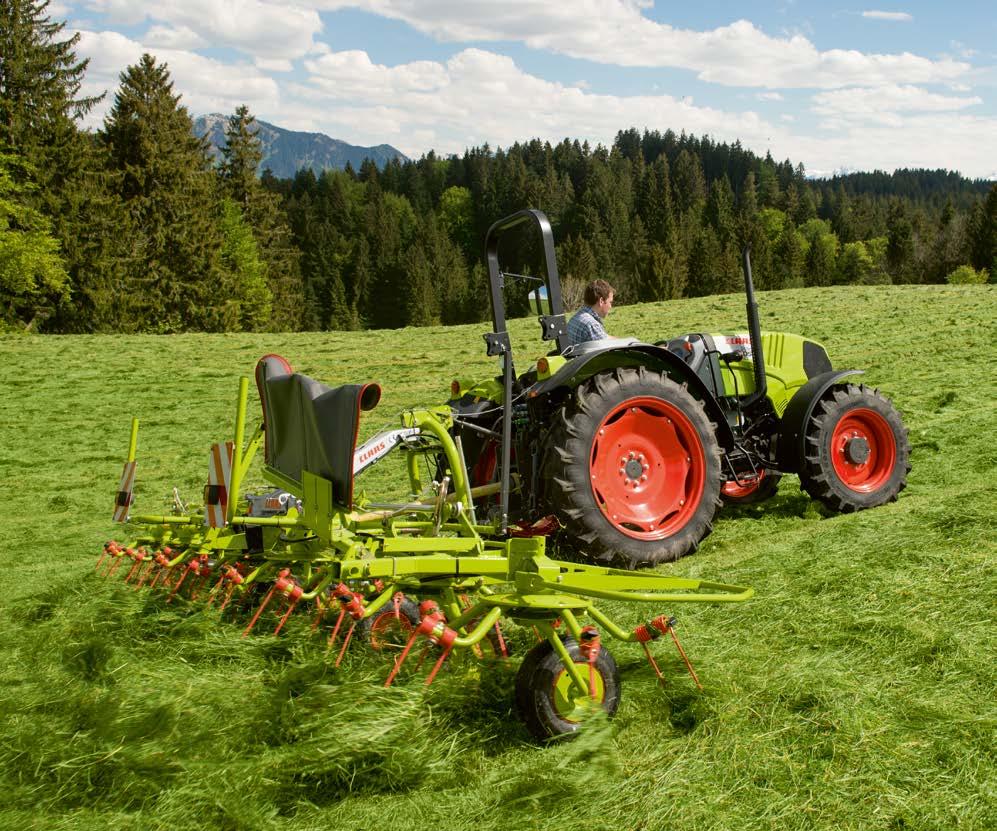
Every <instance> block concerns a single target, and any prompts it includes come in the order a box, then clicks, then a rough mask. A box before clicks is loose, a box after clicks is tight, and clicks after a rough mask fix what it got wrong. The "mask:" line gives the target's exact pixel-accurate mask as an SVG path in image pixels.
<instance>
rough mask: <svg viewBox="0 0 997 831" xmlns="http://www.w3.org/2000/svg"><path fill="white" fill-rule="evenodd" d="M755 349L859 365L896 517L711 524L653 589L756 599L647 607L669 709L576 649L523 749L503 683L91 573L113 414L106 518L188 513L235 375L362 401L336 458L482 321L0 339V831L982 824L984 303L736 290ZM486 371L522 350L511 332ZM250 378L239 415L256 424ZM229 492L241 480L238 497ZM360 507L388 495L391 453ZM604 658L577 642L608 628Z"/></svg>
mask: <svg viewBox="0 0 997 831" xmlns="http://www.w3.org/2000/svg"><path fill="white" fill-rule="evenodd" d="M759 305H760V307H761V315H762V327H763V329H772V330H784V331H793V332H799V333H801V334H806V335H808V336H811V337H813V338H815V339H817V340H819V341H821V342H822V343H824V344H825V346H826V347H827V350H828V352H829V354H830V355H831V358H832V361H833V362H834V364H835V366H836V367H840V368H849V367H852V368H857V369H864V370H865V371H866V374H865V376H864V378H863V382H864V383H866V384H869V385H871V386H876V387H879V388H880V389H881V390H883V392H884V393H886V394H887V395H888V396H890V397H891V398H892V399H893V401H894V403H895V404H896V406H897V407H898V409H899V410H900V411H901V413H902V414H903V417H904V420H905V423H906V424H907V426H908V427H909V429H910V440H911V445H912V448H913V452H912V459H911V461H912V464H913V470H912V472H911V474H910V477H909V484H908V487H907V489H906V490H905V491H904V492H902V493H901V495H900V498H899V500H898V501H897V502H896V503H893V504H890V505H887V506H884V507H881V508H878V509H875V510H872V511H866V512H862V513H858V514H852V515H841V516H831V515H828V514H826V513H825V512H824V511H823V510H822V509H820V508H819V507H818V506H817V505H816V504H814V503H812V502H811V501H810V500H809V498H808V497H807V496H806V495H805V494H802V493H801V491H800V489H799V485H798V482H797V480H796V479H795V477H792V476H787V477H786V478H784V479H783V481H782V485H781V487H780V490H779V493H778V495H777V496H776V497H775V498H774V499H772V500H771V501H770V502H768V503H765V504H764V505H761V506H755V507H750V508H743V509H739V510H728V511H725V512H724V513H723V515H722V516H721V517H720V518H719V519H718V521H717V523H716V526H715V530H714V532H713V534H712V535H711V536H710V537H709V538H708V539H707V540H706V542H705V543H704V544H703V546H702V547H701V549H700V550H699V551H698V552H697V553H696V554H695V555H693V556H691V557H687V558H685V559H684V560H682V561H680V562H679V563H676V564H673V565H669V566H663V567H661V570H662V571H663V572H668V573H673V574H676V575H680V576H694V577H705V578H709V579H716V580H720V581H723V582H729V583H744V584H749V585H752V586H754V588H755V590H756V596H755V598H754V599H752V600H751V601H749V602H747V603H743V604H731V605H727V606H713V607H711V606H705V605H692V604H690V605H688V606H685V607H681V606H680V604H676V605H675V606H674V607H672V608H670V609H660V610H657V609H655V610H652V609H650V608H649V607H646V606H640V605H637V604H634V605H629V606H615V607H611V608H610V611H612V612H613V613H614V615H618V616H619V617H620V618H621V619H622V620H623V621H624V622H626V623H627V624H628V625H630V626H633V625H636V624H638V623H640V622H642V621H644V620H646V619H647V618H648V617H651V616H652V615H653V614H657V613H659V612H664V611H670V612H673V613H674V614H675V615H676V616H677V617H678V631H679V634H680V636H681V637H682V641H683V645H684V647H685V648H686V650H687V652H688V653H689V655H690V657H691V658H692V660H693V663H694V664H695V666H696V669H697V671H698V673H699V676H700V679H701V680H702V682H703V684H704V687H705V690H704V691H702V692H700V691H698V690H697V689H696V688H695V686H694V685H693V684H692V682H691V680H690V679H689V677H688V676H687V675H686V674H685V672H684V669H683V667H682V664H681V662H680V660H679V658H678V655H677V654H676V652H675V651H674V650H673V649H670V648H666V646H665V645H662V644H663V642H662V641H659V642H658V649H657V652H656V654H657V656H658V657H659V662H660V663H661V665H662V667H663V670H664V672H665V675H666V681H665V683H663V684H660V683H658V682H657V681H656V680H655V677H654V674H653V672H652V671H651V669H650V668H649V667H648V665H647V662H646V660H645V659H644V657H643V652H642V650H641V649H640V647H639V646H637V645H626V644H620V643H618V642H613V641H608V644H607V645H608V646H609V648H610V649H611V650H612V652H613V654H614V656H615V657H616V659H617V662H618V663H619V665H620V669H621V673H622V677H623V698H622V702H621V705H620V709H619V712H618V714H617V716H616V717H615V719H613V720H611V721H608V720H606V719H604V718H595V719H593V720H592V721H591V722H590V723H589V724H587V725H586V726H585V727H584V729H583V730H582V732H581V734H580V735H579V736H578V737H577V740H575V741H572V742H567V743H555V744H552V745H548V746H540V745H537V744H535V743H532V742H531V741H530V740H529V737H528V735H527V733H526V730H525V729H524V728H523V727H522V726H521V725H520V724H519V722H518V721H517V720H516V717H515V714H514V712H513V707H512V688H513V679H514V677H515V670H516V666H517V664H518V659H519V657H520V656H521V655H522V654H523V653H524V652H525V651H526V650H527V649H528V648H529V646H530V644H531V641H532V638H533V635H532V632H529V631H524V630H520V629H517V628H515V627H513V626H511V625H510V626H509V627H507V629H508V631H507V636H508V638H509V639H510V641H511V642H512V645H513V647H514V649H515V653H516V654H515V655H514V657H513V658H512V660H511V661H509V662H507V663H504V664H503V663H478V662H475V661H466V662H458V663H457V665H455V666H454V667H453V668H452V669H451V670H449V671H448V672H445V673H442V674H441V676H440V677H439V679H438V680H437V682H436V683H435V684H434V685H433V686H431V687H429V688H425V687H423V686H422V685H421V684H418V683H416V684H412V685H401V686H396V687H392V688H390V689H384V688H383V687H382V686H381V684H382V682H383V679H384V677H385V675H386V672H387V670H386V667H385V665H384V664H383V663H382V661H381V660H380V659H379V658H378V657H377V656H374V655H370V654H367V653H365V652H364V651H363V650H362V649H355V650H351V651H350V652H349V653H348V655H347V659H346V661H345V662H344V664H343V666H341V667H340V668H339V669H336V668H334V667H333V666H332V662H331V661H330V660H329V659H328V658H327V656H326V653H325V650H324V646H323V644H322V643H321V642H320V641H316V640H315V639H313V638H312V637H311V633H310V631H309V623H310V621H309V620H308V619H307V617H306V616H300V617H299V618H297V619H295V620H293V621H292V625H291V626H289V629H288V630H287V631H286V632H285V633H282V634H281V636H280V637H279V638H274V637H271V636H269V635H267V634H260V635H257V636H254V637H251V638H247V639H242V638H240V637H239V635H240V631H239V628H238V627H237V626H236V625H234V624H233V623H231V622H226V621H220V620H219V616H218V613H217V612H216V611H214V610H211V609H208V610H205V609H203V608H200V607H198V608H193V607H191V606H189V605H187V604H184V603H178V604H171V605H167V604H166V603H165V602H164V600H163V598H162V597H161V596H155V595H150V594H149V593H147V592H145V591H139V592H136V591H134V590H133V589H132V588H131V587H129V586H127V585H126V584H124V582H123V581H122V580H121V579H120V578H121V574H122V573H123V572H119V574H118V576H116V577H115V578H113V579H103V578H100V577H98V576H96V575H95V573H94V565H95V563H96V560H97V557H98V555H99V551H100V547H101V545H102V543H103V542H104V541H105V540H107V539H109V538H111V537H115V536H117V537H118V538H121V536H122V530H121V528H120V527H114V525H113V523H112V522H111V513H112V503H113V497H114V492H115V491H116V490H117V483H118V477H119V475H120V471H121V465H122V462H123V461H124V459H125V455H126V452H127V445H128V433H129V423H130V419H131V417H132V416H137V417H139V418H140V420H141V428H140V431H139V441H138V460H139V462H138V484H137V487H136V508H137V510H140V511H153V512H155V511H158V510H160V509H161V508H163V507H166V505H167V500H168V499H169V498H170V495H171V492H172V489H173V488H174V487H176V488H177V489H178V491H179V493H180V494H181V496H183V497H184V498H186V499H191V500H192V501H197V499H198V497H199V493H200V490H201V488H202V487H203V482H204V479H205V473H206V462H207V450H208V446H209V444H210V443H211V442H214V441H219V440H223V439H226V438H229V437H230V436H231V433H232V427H233V422H234V417H235V396H236V392H237V389H238V377H239V376H240V375H247V376H250V377H251V376H252V371H253V367H254V365H255V362H256V360H257V359H258V358H259V357H260V356H261V355H263V354H265V353H268V352H275V353H279V354H281V355H283V356H285V357H286V358H287V359H288V360H289V361H290V362H291V364H292V366H293V367H294V368H295V369H296V370H298V371H301V372H304V373H306V374H309V375H311V376H313V377H315V378H318V379H320V380H322V381H325V382H326V383H329V384H333V385H335V384H340V383H345V382H362V381H376V382H379V383H380V384H381V385H382V387H383V389H384V395H383V398H382V401H381V404H380V406H379V407H378V408H377V409H376V410H375V411H373V412H372V413H368V414H366V415H365V421H364V422H363V423H362V425H361V438H363V437H364V436H366V435H370V434H372V433H373V432H375V431H376V430H378V429H381V428H383V427H385V426H393V425H395V424H397V423H398V414H399V413H400V412H401V411H402V410H403V409H405V408H407V407H411V406H417V405H426V404H437V403H442V402H443V401H445V400H446V398H447V397H448V392H449V386H450V381H451V379H452V378H453V377H455V376H457V375H460V376H461V377H474V376H482V377H483V376H486V375H488V374H495V373H496V372H497V367H496V364H495V363H494V361H493V360H492V359H488V358H487V357H486V356H485V350H484V342H483V340H482V338H481V333H483V332H484V331H486V329H487V326H486V325H485V324H478V325H471V326H462V327H455V328H427V329H405V330H398V331H367V332H355V333H341V332H333V333H311V334H289V335H283V334H282V335H258V334H253V335H250V334H238V335H178V336H168V337H155V336H130V337H111V336H99V337H98V336H93V337H82V336H81V337H75V336H74V337H69V336H65V337H62V336H59V337H57V336H51V337H17V336H3V337H0V349H2V355H3V360H2V361H0V389H2V396H0V501H2V505H3V508H4V510H3V514H2V515H0V622H2V625H0V828H3V829H12V831H19V830H20V829H39V830H40V831H41V830H44V831H55V830H56V829H102V830H103V829H114V830H115V831H119V830H120V831H125V830H126V829H128V830H129V831H130V830H131V829H135V830H136V831H138V829H164V831H166V830H167V829H168V830H169V831H186V829H191V831H204V830H205V829H226V830H227V829H232V830H233V831H234V830H235V829H266V831H269V830H270V829H273V830H274V831H283V829H288V831H290V829H294V830H295V831H299V829H300V831H312V829H314V831H319V829H322V831H334V830H335V831H338V829H350V831H361V829H363V830H364V831H375V829H376V830H377V831H387V830H388V829H422V828H434V829H442V830H443V831H451V829H474V831H490V829H495V831H499V830H500V829H501V831H511V830H512V829H515V830H516V831H520V829H522V831H526V830H527V829H579V831H580V830H581V829H585V831H593V830H594V829H613V830H614V831H622V829H647V831H657V829H668V831H723V830H725V829H738V830H739V831H740V830H741V829H836V830H837V829H856V831H858V830H859V829H862V830H863V831H865V829H882V831H915V830H918V831H920V830H921V829H924V831H927V830H928V829H978V830H979V831H984V829H993V828H995V827H997V775H995V774H997V760H995V750H997V626H995V624H997V573H995V568H994V566H995V555H997V403H995V401H997V370H995V368H994V367H995V357H997V287H992V286H918V287H911V286H905V287H847V288H844V287H843V288H825V289H808V290H792V291H783V292H771V293H761V294H760V295H759ZM511 328H512V333H513V341H514V345H515V346H516V350H517V352H516V354H517V355H518V356H519V364H518V367H517V368H518V369H520V370H522V369H526V368H527V365H528V364H529V363H530V362H531V361H532V360H534V359H535V358H536V357H538V356H539V355H540V354H542V353H543V351H544V350H543V348H542V345H541V344H540V342H539V338H538V337H537V335H538V330H537V325H536V323H535V322H534V321H530V320H520V321H514V322H513V324H512V327H511ZM608 328H609V329H610V330H611V332H612V333H613V334H621V335H622V334H632V335H635V336H637V337H641V338H644V339H647V340H657V339H660V338H663V337H667V336H672V335H676V334H680V333H683V332H688V331H710V330H717V329H737V330H744V329H745V322H744V298H743V297H742V296H738V295H730V296H719V297H707V298H699V299H693V300H682V301H675V302H670V303H659V304H649V305H642V306H626V307H619V308H618V309H617V310H616V311H615V312H614V313H613V315H612V316H611V317H610V318H609V321H608ZM258 412H259V411H258V407H257V404H256V397H255V390H254V389H253V388H252V387H251V413H252V414H253V419H254V420H255V419H256V418H258V415H257V414H258ZM250 478H251V479H255V480H256V481H257V483H258V482H259V480H258V474H253V475H251V477H250ZM359 486H360V487H362V488H363V489H366V490H367V491H368V493H370V494H380V493H382V492H383V491H385V490H390V489H391V487H392V486H393V481H392V469H391V467H390V457H389V459H388V460H386V461H385V462H384V463H382V464H381V465H379V466H377V467H376V468H374V470H373V472H372V473H371V475H370V477H369V478H361V481H360V483H359ZM607 640H608V639H607Z"/></svg>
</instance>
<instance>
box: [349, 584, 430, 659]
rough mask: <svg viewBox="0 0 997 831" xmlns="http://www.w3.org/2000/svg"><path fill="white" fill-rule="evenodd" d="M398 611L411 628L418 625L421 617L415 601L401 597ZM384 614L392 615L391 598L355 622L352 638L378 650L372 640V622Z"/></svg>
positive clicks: (393, 609)
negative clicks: (355, 627) (376, 609)
mask: <svg viewBox="0 0 997 831" xmlns="http://www.w3.org/2000/svg"><path fill="white" fill-rule="evenodd" d="M398 613H399V614H400V615H401V616H402V617H404V618H406V619H407V620H408V622H409V624H410V625H411V627H412V629H413V630H414V629H415V628H416V627H417V626H418V625H419V621H420V620H421V618H420V616H419V606H418V604H417V603H416V602H415V601H413V600H410V599H409V598H407V597H403V598H402V602H401V603H400V604H399V606H398ZM385 615H387V616H389V617H394V615H395V605H394V600H393V599H392V600H389V601H388V602H387V604H386V605H385V606H384V607H382V608H381V609H378V611H377V612H375V613H374V614H373V615H371V616H370V617H368V618H364V619H363V620H361V621H360V622H359V623H357V630H356V632H355V633H354V635H353V637H354V639H355V640H357V641H359V642H360V643H362V644H364V645H365V646H367V647H369V648H371V649H374V650H377V651H380V647H377V646H375V645H374V643H373V642H372V640H371V635H372V634H373V629H374V623H375V622H376V621H378V620H380V619H382V618H383V617H385ZM406 639H407V635H406ZM403 643H404V642H403Z"/></svg>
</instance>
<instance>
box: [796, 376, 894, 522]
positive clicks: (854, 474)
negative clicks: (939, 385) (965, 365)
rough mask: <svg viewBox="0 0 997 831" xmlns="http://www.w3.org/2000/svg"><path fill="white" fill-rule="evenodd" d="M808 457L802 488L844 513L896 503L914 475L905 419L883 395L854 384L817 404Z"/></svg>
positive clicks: (836, 388) (807, 440) (836, 389)
mask: <svg viewBox="0 0 997 831" xmlns="http://www.w3.org/2000/svg"><path fill="white" fill-rule="evenodd" d="M803 455H804V458H803V459H802V460H801V463H800V484H801V485H802V487H803V489H804V490H805V491H806V492H807V493H808V494H810V496H811V497H812V498H814V499H817V500H819V501H820V502H822V503H824V505H826V506H827V507H828V508H830V509H831V510H832V511H839V512H842V513H851V512H852V511H860V510H862V509H864V508H874V507H876V506H877V505H882V504H884V503H886V502H893V501H894V500H895V499H896V498H897V494H899V493H900V491H902V490H903V489H904V487H906V485H907V474H908V473H909V472H910V443H909V441H908V439H907V430H906V429H905V428H904V425H903V422H902V421H901V419H900V414H899V413H898V412H897V410H896V408H895V407H894V406H893V404H892V402H891V401H890V400H889V399H888V398H886V397H885V396H883V395H881V394H880V393H879V391H878V390H871V389H869V388H868V387H865V386H856V385H854V384H838V385H836V386H833V387H831V389H830V390H828V392H827V393H825V395H824V396H823V397H822V398H821V400H820V401H818V402H817V405H816V407H814V412H813V414H812V415H811V417H810V421H809V422H808V423H807V426H806V435H805V438H804V454H803Z"/></svg>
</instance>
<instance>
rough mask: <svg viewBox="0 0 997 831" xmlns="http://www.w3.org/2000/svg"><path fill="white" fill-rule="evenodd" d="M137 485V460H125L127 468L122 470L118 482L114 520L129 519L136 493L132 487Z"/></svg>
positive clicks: (122, 520)
mask: <svg viewBox="0 0 997 831" xmlns="http://www.w3.org/2000/svg"><path fill="white" fill-rule="evenodd" d="M134 487H135V462H134V461H131V462H125V468H124V470H122V471H121V481H120V482H119V483H118V494H117V496H115V498H114V521H115V522H124V521H125V520H126V519H128V509H129V508H130V507H131V504H132V500H133V499H134V498H135V495H134V494H133V493H132V488H134Z"/></svg>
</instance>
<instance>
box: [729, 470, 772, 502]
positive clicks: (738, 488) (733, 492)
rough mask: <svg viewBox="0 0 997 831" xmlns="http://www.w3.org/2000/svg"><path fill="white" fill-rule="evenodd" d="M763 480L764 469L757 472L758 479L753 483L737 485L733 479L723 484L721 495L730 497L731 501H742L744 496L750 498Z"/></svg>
mask: <svg viewBox="0 0 997 831" xmlns="http://www.w3.org/2000/svg"><path fill="white" fill-rule="evenodd" d="M764 478H765V469H764V468H763V469H762V470H760V471H758V478H757V479H755V481H754V482H746V483H745V484H743V485H742V484H739V483H738V482H736V481H735V480H733V479H730V480H728V481H727V482H724V484H723V488H721V491H720V492H721V493H722V494H723V495H724V496H727V497H730V498H731V499H743V498H744V497H745V496H751V494H753V493H754V492H755V491H756V490H758V489H759V488H760V487H761V485H762V480H763V479H764Z"/></svg>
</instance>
